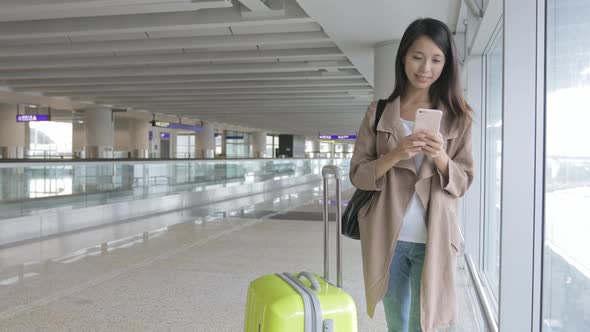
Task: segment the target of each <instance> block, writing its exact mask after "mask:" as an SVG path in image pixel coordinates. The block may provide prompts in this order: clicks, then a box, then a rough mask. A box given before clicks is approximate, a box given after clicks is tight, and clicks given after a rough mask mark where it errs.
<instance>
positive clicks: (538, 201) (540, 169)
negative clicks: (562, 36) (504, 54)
mask: <svg viewBox="0 0 590 332" xmlns="http://www.w3.org/2000/svg"><path fill="white" fill-rule="evenodd" d="M546 8H547V0H537V15H536V17H537V72H536V73H537V79H536V81H537V87H536V88H537V104H536V112H535V114H536V132H537V133H536V149H535V152H536V155H535V157H536V160H535V224H534V225H535V227H534V234H533V236H534V244H535V245H534V252H533V254H534V260H533V263H534V268H533V276H534V280H533V307H532V312H531V320H532V329H531V330H532V331H541V329H542V319H543V313H542V303H543V252H544V251H543V250H544V247H545V245H544V244H545V242H544V237H543V231H544V227H545V216H544V210H545V208H544V205H545V186H544V183H545V105H546V103H545V98H546V89H545V86H546V82H545V78H546V75H545V73H546V47H545V45H546V44H545V43H546V31H547V30H546V29H547V26H546V24H547V23H546V16H545V14H546Z"/></svg>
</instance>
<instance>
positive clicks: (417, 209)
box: [398, 118, 428, 243]
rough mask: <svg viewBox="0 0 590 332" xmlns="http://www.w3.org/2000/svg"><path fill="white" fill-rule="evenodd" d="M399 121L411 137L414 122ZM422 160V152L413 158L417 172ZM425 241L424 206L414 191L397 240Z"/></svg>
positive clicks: (426, 234)
mask: <svg viewBox="0 0 590 332" xmlns="http://www.w3.org/2000/svg"><path fill="white" fill-rule="evenodd" d="M400 120H401V123H402V124H403V126H404V129H405V131H406V136H409V135H411V134H412V127H413V125H414V122H412V121H407V120H404V119H402V118H400ZM423 160H424V153H422V152H420V153H418V154H417V155H415V156H414V163H415V164H416V171H417V172H418V171H419V170H420V166H422V161H423ZM427 239H428V231H427V230H426V209H425V208H424V204H422V201H421V200H420V197H419V196H418V194H417V193H416V192H415V191H414V195H412V199H411V200H410V204H409V205H408V209H407V211H406V214H405V215H404V220H403V223H402V229H401V232H400V234H399V238H398V240H399V241H406V242H415V243H426V240H427Z"/></svg>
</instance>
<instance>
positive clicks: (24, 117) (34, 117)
mask: <svg viewBox="0 0 590 332" xmlns="http://www.w3.org/2000/svg"><path fill="white" fill-rule="evenodd" d="M36 121H49V114H18V115H17V116H16V122H36Z"/></svg>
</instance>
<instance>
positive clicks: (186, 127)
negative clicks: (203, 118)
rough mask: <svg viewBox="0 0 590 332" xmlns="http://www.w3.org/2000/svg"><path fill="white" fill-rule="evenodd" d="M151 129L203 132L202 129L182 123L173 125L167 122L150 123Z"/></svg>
mask: <svg viewBox="0 0 590 332" xmlns="http://www.w3.org/2000/svg"><path fill="white" fill-rule="evenodd" d="M151 123H152V127H160V128H168V129H180V130H190V131H203V127H200V126H193V125H187V124H182V123H174V122H167V121H152V122H151Z"/></svg>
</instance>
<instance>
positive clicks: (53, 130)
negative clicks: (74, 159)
mask: <svg viewBox="0 0 590 332" xmlns="http://www.w3.org/2000/svg"><path fill="white" fill-rule="evenodd" d="M29 141H30V144H29V151H28V154H29V157H32V158H36V157H38V158H56V157H65V156H68V157H70V156H71V155H72V124H71V123H67V122H54V121H49V122H29Z"/></svg>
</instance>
